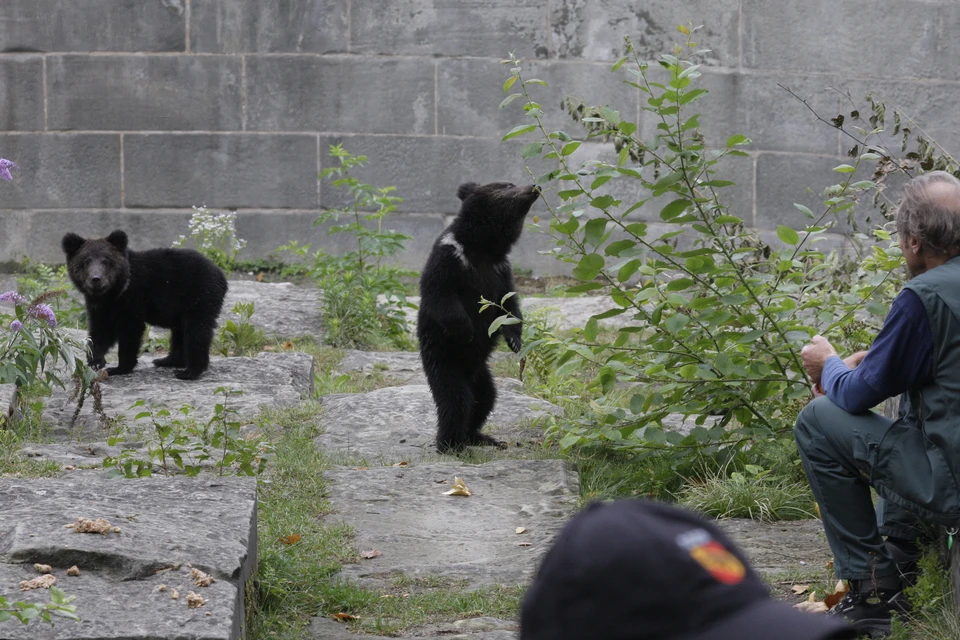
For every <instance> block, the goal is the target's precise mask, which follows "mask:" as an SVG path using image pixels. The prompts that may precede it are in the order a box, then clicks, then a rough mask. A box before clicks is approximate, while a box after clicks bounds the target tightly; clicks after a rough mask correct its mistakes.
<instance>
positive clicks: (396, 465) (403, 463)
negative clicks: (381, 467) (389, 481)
mask: <svg viewBox="0 0 960 640" xmlns="http://www.w3.org/2000/svg"><path fill="white" fill-rule="evenodd" d="M409 464H410V463H409V462H398V463H397V464H395V465H393V466H395V467H406V466H407V465H409Z"/></svg>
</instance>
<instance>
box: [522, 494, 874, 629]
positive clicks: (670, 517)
mask: <svg viewBox="0 0 960 640" xmlns="http://www.w3.org/2000/svg"><path fill="white" fill-rule="evenodd" d="M856 635H857V634H856V631H855V630H854V629H853V628H852V627H851V626H849V625H847V624H845V623H843V622H842V621H840V620H837V619H831V618H827V617H825V616H818V615H815V614H811V613H804V612H802V611H798V610H797V609H794V608H793V607H791V606H790V605H788V604H786V603H783V602H777V601H775V600H773V599H771V598H770V594H769V593H768V591H767V589H766V587H765V586H764V585H763V583H762V582H761V581H760V579H759V578H758V577H757V575H756V573H754V571H753V570H752V569H751V568H750V567H749V565H748V564H747V561H746V560H745V559H744V557H743V555H742V554H741V553H740V551H739V550H737V549H736V548H735V547H734V546H733V544H731V542H730V541H729V540H728V539H727V537H726V536H725V535H724V534H723V533H722V532H721V531H720V530H718V529H717V528H716V527H715V526H713V525H712V524H710V523H708V522H706V521H704V520H703V519H702V518H700V517H698V516H696V515H694V514H692V513H689V512H687V511H684V510H681V509H677V508H675V507H669V506H666V505H662V504H658V503H654V502H647V501H643V500H629V501H622V502H614V503H610V504H602V503H596V504H594V505H592V506H590V507H588V508H587V509H586V510H584V511H583V512H581V513H579V514H578V515H576V516H574V517H573V518H572V519H571V520H570V522H568V523H567V525H566V527H564V529H563V531H562V532H561V533H560V535H559V537H558V538H557V540H556V542H555V543H554V546H553V548H552V549H550V551H549V552H548V553H547V555H546V557H545V558H544V559H543V563H542V564H541V566H540V569H539V571H538V572H537V576H536V577H535V578H534V580H533V584H532V585H531V586H530V589H529V591H528V592H527V595H526V597H525V598H524V601H523V609H522V612H521V617H520V640H590V639H593V638H596V639H597V640H601V639H602V640H828V639H830V640H832V639H835V638H855V637H856Z"/></svg>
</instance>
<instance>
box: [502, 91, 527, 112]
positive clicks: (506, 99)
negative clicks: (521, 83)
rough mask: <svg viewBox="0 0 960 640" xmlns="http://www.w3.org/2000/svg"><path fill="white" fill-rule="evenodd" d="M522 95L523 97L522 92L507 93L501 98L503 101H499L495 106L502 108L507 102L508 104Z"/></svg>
mask: <svg viewBox="0 0 960 640" xmlns="http://www.w3.org/2000/svg"><path fill="white" fill-rule="evenodd" d="M522 97H523V94H522V93H511V94H510V95H508V96H507V97H506V98H504V99H503V102H501V103H500V106H499V107H497V108H498V109H503V108H504V107H505V106H507V105H508V104H510V103H511V102H513V101H514V100H516V99H517V98H522Z"/></svg>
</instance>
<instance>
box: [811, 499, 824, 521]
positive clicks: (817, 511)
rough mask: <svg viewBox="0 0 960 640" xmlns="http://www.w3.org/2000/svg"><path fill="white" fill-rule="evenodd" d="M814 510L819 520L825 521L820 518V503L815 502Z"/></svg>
mask: <svg viewBox="0 0 960 640" xmlns="http://www.w3.org/2000/svg"><path fill="white" fill-rule="evenodd" d="M813 510H814V512H816V514H817V520H823V518H821V517H820V503H819V502H814V503H813Z"/></svg>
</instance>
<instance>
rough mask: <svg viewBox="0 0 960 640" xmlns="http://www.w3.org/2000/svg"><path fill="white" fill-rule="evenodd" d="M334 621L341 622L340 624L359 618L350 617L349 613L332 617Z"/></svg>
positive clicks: (336, 614)
mask: <svg viewBox="0 0 960 640" xmlns="http://www.w3.org/2000/svg"><path fill="white" fill-rule="evenodd" d="M331 617H332V618H333V619H334V620H339V621H340V622H346V621H347V620H356V619H357V616H354V615H350V614H349V613H335V614H333V615H332V616H331Z"/></svg>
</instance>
